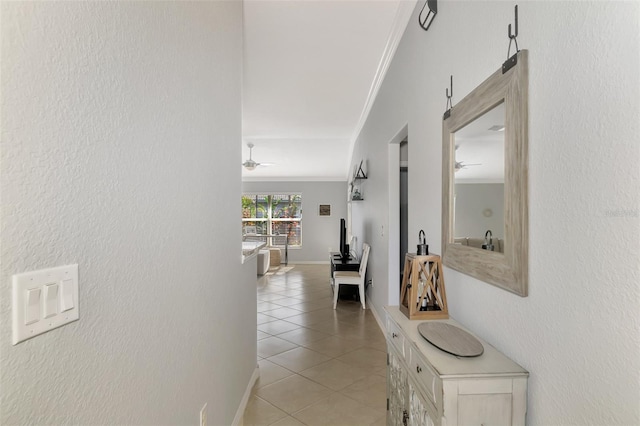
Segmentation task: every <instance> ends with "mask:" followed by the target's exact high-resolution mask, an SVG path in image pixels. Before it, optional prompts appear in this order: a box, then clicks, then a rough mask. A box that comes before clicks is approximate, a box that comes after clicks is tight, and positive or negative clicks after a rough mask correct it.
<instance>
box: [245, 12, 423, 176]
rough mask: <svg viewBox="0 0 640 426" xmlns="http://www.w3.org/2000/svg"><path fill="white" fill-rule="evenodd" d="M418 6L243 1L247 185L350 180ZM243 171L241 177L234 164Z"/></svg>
mask: <svg viewBox="0 0 640 426" xmlns="http://www.w3.org/2000/svg"><path fill="white" fill-rule="evenodd" d="M414 6H415V2H414V1H407V0H405V1H403V0H375V1H372V0H356V1H353V0H351V1H346V0H337V1H336V0H317V1H311V0H281V1H272V0H245V1H244V63H243V118H242V134H243V140H242V145H243V150H242V160H243V161H244V160H247V159H249V148H248V147H247V143H249V142H251V143H253V144H254V145H255V147H254V148H253V154H252V158H253V160H255V161H257V162H259V163H273V164H272V165H271V166H259V167H258V168H256V169H255V170H253V171H247V170H245V169H244V168H242V177H243V180H346V179H347V177H348V176H349V174H350V173H349V170H348V169H349V162H350V157H351V151H352V149H353V142H354V138H355V137H356V136H357V133H358V132H359V130H360V128H361V127H362V125H363V124H364V121H363V120H364V118H366V115H367V113H368V110H369V108H370V106H371V103H372V102H373V99H374V97H375V94H376V93H377V88H378V87H379V84H380V83H381V81H382V76H383V75H384V72H385V71H386V67H387V66H388V62H389V61H390V58H391V56H392V54H393V52H394V51H395V47H396V45H397V43H398V41H399V39H400V36H401V35H402V32H403V31H404V28H405V27H406V23H407V19H408V18H409V16H410V14H411V12H412V10H413V7H414ZM238 167H241V165H240V164H238Z"/></svg>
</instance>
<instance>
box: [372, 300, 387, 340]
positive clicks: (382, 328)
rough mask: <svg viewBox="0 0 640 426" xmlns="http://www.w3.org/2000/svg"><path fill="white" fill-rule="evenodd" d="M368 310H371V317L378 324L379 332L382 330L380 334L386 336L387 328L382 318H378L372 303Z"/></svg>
mask: <svg viewBox="0 0 640 426" xmlns="http://www.w3.org/2000/svg"><path fill="white" fill-rule="evenodd" d="M369 309H371V313H372V314H373V317H374V318H375V319H376V322H377V323H378V327H380V330H382V334H384V335H385V336H386V335H387V327H386V326H385V324H384V321H383V320H382V317H380V315H379V314H378V311H377V310H376V307H375V305H374V304H373V303H372V304H370V305H369Z"/></svg>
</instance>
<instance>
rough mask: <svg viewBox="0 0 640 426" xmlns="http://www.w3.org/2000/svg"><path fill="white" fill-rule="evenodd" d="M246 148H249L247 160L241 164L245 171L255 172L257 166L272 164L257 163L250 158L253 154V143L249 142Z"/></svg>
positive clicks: (269, 164)
mask: <svg viewBox="0 0 640 426" xmlns="http://www.w3.org/2000/svg"><path fill="white" fill-rule="evenodd" d="M247 146H248V147H249V159H248V160H246V161H245V162H244V163H242V167H244V168H245V169H247V170H249V171H251V170H255V169H256V167H258V166H271V165H272V163H258V162H257V161H254V160H253V158H252V154H253V147H254V145H253V143H251V142H249V143H248V144H247Z"/></svg>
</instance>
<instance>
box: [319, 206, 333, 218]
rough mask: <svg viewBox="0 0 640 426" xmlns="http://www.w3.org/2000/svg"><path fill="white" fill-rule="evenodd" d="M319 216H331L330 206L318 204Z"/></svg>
mask: <svg viewBox="0 0 640 426" xmlns="http://www.w3.org/2000/svg"><path fill="white" fill-rule="evenodd" d="M318 215H319V216H331V204H320V205H319V206H318Z"/></svg>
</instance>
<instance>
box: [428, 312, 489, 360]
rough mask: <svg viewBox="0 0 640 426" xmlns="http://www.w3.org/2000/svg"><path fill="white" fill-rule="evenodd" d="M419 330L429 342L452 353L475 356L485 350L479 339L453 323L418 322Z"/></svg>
mask: <svg viewBox="0 0 640 426" xmlns="http://www.w3.org/2000/svg"><path fill="white" fill-rule="evenodd" d="M418 332H419V333H420V335H421V336H422V337H424V338H425V339H426V340H427V342H429V343H431V344H432V345H433V346H435V347H436V348H438V349H440V350H442V351H445V352H447V353H450V354H452V355H456V356H464V357H473V356H479V355H482V353H483V352H484V347H483V346H482V343H480V342H479V341H478V339H476V338H475V337H473V336H472V335H471V334H469V333H467V332H466V331H464V330H462V329H460V328H458V327H456V326H454V325H451V324H446V323H443V322H433V321H427V322H423V323H420V324H418Z"/></svg>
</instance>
